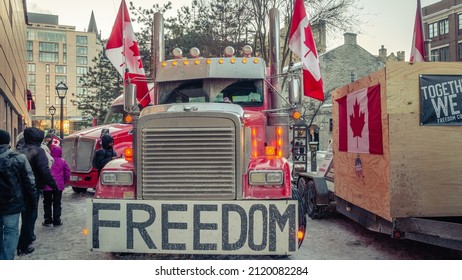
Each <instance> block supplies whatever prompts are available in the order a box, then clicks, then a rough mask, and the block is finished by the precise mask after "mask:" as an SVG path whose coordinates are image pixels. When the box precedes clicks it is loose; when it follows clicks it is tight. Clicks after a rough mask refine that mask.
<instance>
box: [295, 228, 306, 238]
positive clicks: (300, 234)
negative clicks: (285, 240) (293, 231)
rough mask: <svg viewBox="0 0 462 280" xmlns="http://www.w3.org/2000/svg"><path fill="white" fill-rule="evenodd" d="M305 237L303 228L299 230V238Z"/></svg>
mask: <svg viewBox="0 0 462 280" xmlns="http://www.w3.org/2000/svg"><path fill="white" fill-rule="evenodd" d="M304 237H305V233H304V232H303V231H302V230H298V231H297V238H298V240H302V239H303V238H304Z"/></svg>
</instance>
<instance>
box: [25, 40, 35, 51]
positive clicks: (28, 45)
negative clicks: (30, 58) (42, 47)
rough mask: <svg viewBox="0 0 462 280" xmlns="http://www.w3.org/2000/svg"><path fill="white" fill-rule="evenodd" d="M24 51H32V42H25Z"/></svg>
mask: <svg viewBox="0 0 462 280" xmlns="http://www.w3.org/2000/svg"><path fill="white" fill-rule="evenodd" d="M26 50H28V51H32V50H34V42H32V41H27V42H26Z"/></svg>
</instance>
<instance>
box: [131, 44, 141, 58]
mask: <svg viewBox="0 0 462 280" xmlns="http://www.w3.org/2000/svg"><path fill="white" fill-rule="evenodd" d="M129 49H130V50H131V51H132V53H133V56H140V50H139V49H138V43H137V42H136V41H133V45H132V46H131V47H129Z"/></svg>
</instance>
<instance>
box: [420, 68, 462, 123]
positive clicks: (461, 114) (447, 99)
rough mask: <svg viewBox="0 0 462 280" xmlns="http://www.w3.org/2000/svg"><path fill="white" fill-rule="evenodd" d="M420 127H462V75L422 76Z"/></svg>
mask: <svg viewBox="0 0 462 280" xmlns="http://www.w3.org/2000/svg"><path fill="white" fill-rule="evenodd" d="M420 125H462V75H420Z"/></svg>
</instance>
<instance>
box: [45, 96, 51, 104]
mask: <svg viewBox="0 0 462 280" xmlns="http://www.w3.org/2000/svg"><path fill="white" fill-rule="evenodd" d="M45 103H46V104H47V105H50V97H49V96H45Z"/></svg>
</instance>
